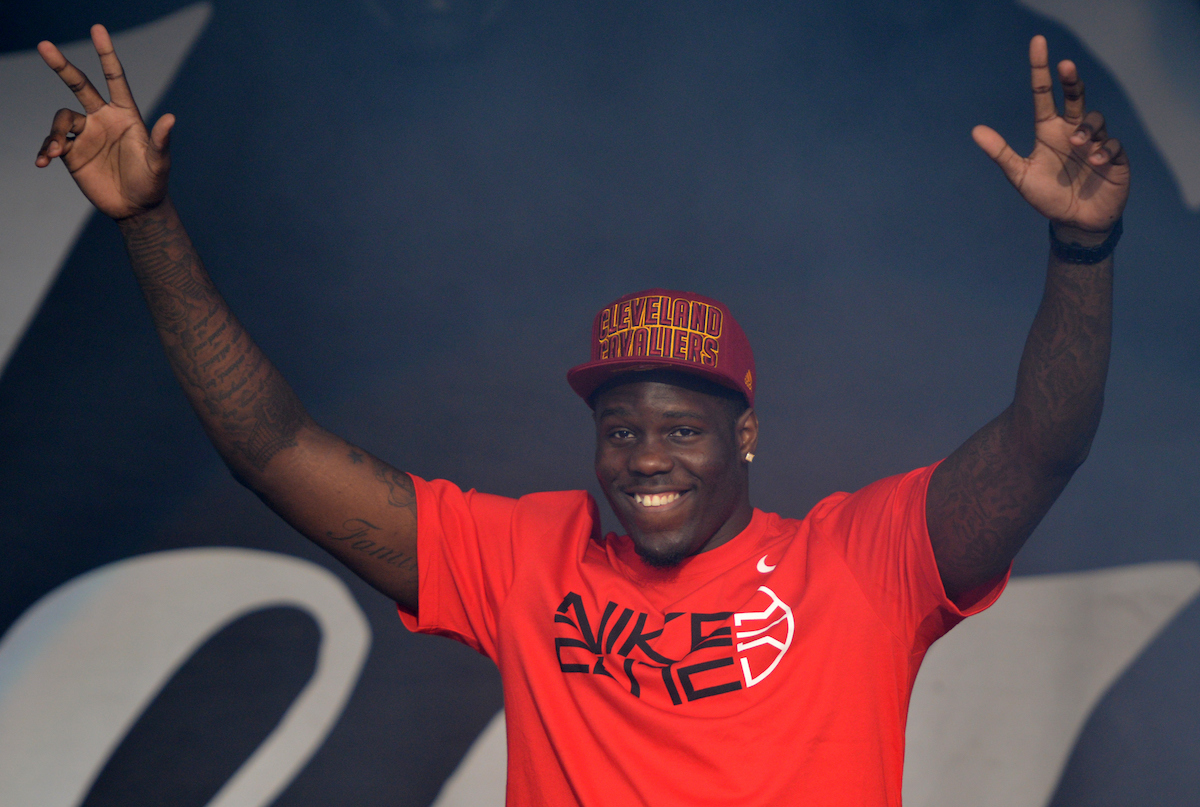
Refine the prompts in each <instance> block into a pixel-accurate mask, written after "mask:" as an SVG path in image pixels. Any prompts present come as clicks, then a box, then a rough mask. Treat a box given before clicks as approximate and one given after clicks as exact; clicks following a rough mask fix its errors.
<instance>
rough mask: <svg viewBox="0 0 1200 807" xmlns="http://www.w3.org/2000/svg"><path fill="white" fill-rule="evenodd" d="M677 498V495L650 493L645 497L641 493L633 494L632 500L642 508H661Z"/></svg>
mask: <svg viewBox="0 0 1200 807" xmlns="http://www.w3.org/2000/svg"><path fill="white" fill-rule="evenodd" d="M678 498H679V494H678V493H651V494H650V495H648V496H646V495H643V494H641V493H635V494H633V500H634V501H635V502H637V503H638V504H640V505H641V506H642V507H662V506H663V505H664V504H670V503H671V502H673V501H675V500H676V499H678Z"/></svg>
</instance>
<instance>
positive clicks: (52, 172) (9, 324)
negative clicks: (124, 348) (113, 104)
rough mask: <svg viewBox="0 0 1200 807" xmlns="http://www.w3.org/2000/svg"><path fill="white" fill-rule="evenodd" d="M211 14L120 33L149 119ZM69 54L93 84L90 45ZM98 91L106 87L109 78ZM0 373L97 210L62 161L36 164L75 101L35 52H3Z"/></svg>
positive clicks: (96, 67)
mask: <svg viewBox="0 0 1200 807" xmlns="http://www.w3.org/2000/svg"><path fill="white" fill-rule="evenodd" d="M211 14H212V6H211V5H210V4H209V3H197V4H196V5H192V6H188V7H187V8H184V9H182V10H180V11H176V12H175V13H174V14H170V15H168V16H166V17H163V18H162V19H160V20H156V21H154V22H152V23H149V24H147V25H142V26H139V27H137V28H132V29H130V30H128V31H124V32H122V33H118V34H115V35H114V36H113V44H114V45H116V48H117V52H118V53H120V54H121V61H122V62H123V63H124V65H125V68H126V69H127V70H128V71H129V72H130V74H131V75H134V76H136V77H137V78H136V80H135V83H134V88H133V89H134V92H135V93H137V99H138V106H139V107H140V108H141V110H142V114H143V115H145V116H147V118H148V119H150V120H153V117H152V115H151V114H150V113H151V112H152V111H153V110H154V107H155V106H156V105H157V104H158V101H159V99H160V98H162V96H163V93H165V92H166V90H167V87H169V86H170V84H171V81H172V80H173V79H174V78H175V73H176V72H177V71H178V70H179V67H180V65H182V64H183V60H184V59H185V58H186V57H187V55H188V52H189V51H191V49H192V45H194V44H195V42H196V39H197V38H198V37H199V36H200V32H201V31H203V30H204V26H205V24H206V23H207V22H208V18H209V17H210V16H211ZM62 51H63V53H64V54H66V57H67V58H68V59H70V60H71V61H72V62H73V63H75V64H77V65H79V66H80V67H81V68H82V69H83V70H84V71H85V72H87V73H88V74H89V75H90V76H91V77H92V79H93V80H97V79H98V78H102V77H101V76H99V73H100V63H99V61H98V60H97V59H96V50H95V48H93V47H92V42H91V40H90V39H88V40H84V41H81V42H72V43H71V44H69V45H64V46H62ZM97 85H98V86H100V87H103V82H102V81H97ZM0 98H3V99H4V125H3V126H0V176H2V177H4V193H0V372H3V370H4V366H5V365H6V364H7V363H8V358H9V356H10V355H11V354H12V350H13V348H14V347H16V344H17V342H18V341H19V340H20V338H21V335H22V334H23V333H24V332H25V328H26V327H27V326H28V325H29V322H30V320H32V319H33V314H34V312H35V311H37V308H38V305H40V304H41V301H42V297H43V296H44V295H45V293H46V290H47V289H49V288H50V284H51V282H53V280H54V278H55V276H56V275H57V274H58V270H59V268H60V267H61V266H62V264H63V261H65V260H66V259H67V256H68V255H69V254H70V253H71V249H72V248H73V247H74V246H75V239H76V238H78V237H79V233H80V232H81V231H82V230H83V225H84V224H85V223H87V220H88V216H90V215H91V213H92V205H91V203H90V202H88V200H87V199H85V198H83V194H81V193H80V192H79V190H78V189H77V188H76V187H75V183H74V182H73V181H71V175H70V174H68V173H67V170H66V169H65V168H64V167H63V165H62V163H61V161H58V160H55V162H54V164H53V165H51V166H49V167H47V168H42V169H39V168H36V167H35V166H34V164H33V158H34V157H35V156H36V155H37V150H38V147H39V146H41V144H42V140H43V139H45V137H46V134H47V133H48V132H49V131H50V119H51V118H53V117H54V113H55V112H56V111H57V110H58V109H60V108H62V107H69V106H72V105H74V104H75V99H74V97H73V96H72V95H71V92H70V91H69V90H68V89H67V88H66V87H65V86H63V83H62V79H60V78H59V77H58V76H56V75H55V74H54V72H53V71H51V70H50V68H48V67H46V63H45V62H43V61H42V57H41V56H39V55H38V53H37V51H34V50H28V51H22V52H20V53H9V54H5V55H3V56H0Z"/></svg>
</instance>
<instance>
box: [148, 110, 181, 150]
mask: <svg viewBox="0 0 1200 807" xmlns="http://www.w3.org/2000/svg"><path fill="white" fill-rule="evenodd" d="M174 126H175V116H174V115H172V114H170V113H167V114H166V115H163V116H162V117H161V118H159V119H158V122H157V123H155V124H154V128H153V129H151V130H150V143H151V145H153V146H154V148H155V150H156V151H158V152H161V153H163V154H165V153H166V152H167V151H168V149H170V147H171V129H172V128H174Z"/></svg>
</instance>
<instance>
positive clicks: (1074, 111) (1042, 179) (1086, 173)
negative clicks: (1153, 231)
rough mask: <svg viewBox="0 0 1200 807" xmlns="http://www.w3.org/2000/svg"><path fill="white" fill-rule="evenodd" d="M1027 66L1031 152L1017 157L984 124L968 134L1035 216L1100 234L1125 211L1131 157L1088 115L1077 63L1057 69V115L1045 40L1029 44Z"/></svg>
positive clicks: (1095, 115) (1098, 118)
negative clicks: (1030, 90)
mask: <svg viewBox="0 0 1200 807" xmlns="http://www.w3.org/2000/svg"><path fill="white" fill-rule="evenodd" d="M1029 66H1030V73H1031V77H1032V83H1033V108H1034V135H1035V137H1036V143H1035V145H1034V147H1033V151H1032V152H1031V153H1030V155H1029V156H1028V157H1021V156H1020V155H1018V154H1017V153H1016V152H1015V151H1013V150H1012V148H1011V147H1010V146H1009V145H1008V144H1007V143H1006V142H1005V141H1004V138H1003V137H1001V136H1000V135H999V134H998V133H997V132H996V131H995V130H994V129H990V128H988V127H987V126H976V127H975V129H974V131H973V132H972V133H971V134H972V136H973V137H974V138H975V142H976V143H978V144H979V147H980V148H982V149H983V150H984V151H985V152H987V154H988V156H989V157H991V158H992V159H993V160H995V161H996V163H997V164H998V165H999V166H1000V168H1001V169H1002V170H1003V171H1004V174H1005V176H1007V177H1008V179H1009V181H1010V182H1012V184H1013V185H1014V186H1015V187H1016V189H1017V190H1018V191H1020V193H1021V195H1022V196H1023V197H1025V200H1026V201H1027V202H1029V203H1030V204H1031V205H1033V206H1034V208H1036V209H1037V211H1038V212H1039V213H1041V214H1042V215H1044V216H1046V217H1047V218H1049V219H1050V220H1051V221H1054V222H1057V223H1059V224H1063V225H1067V226H1070V227H1075V228H1077V229H1079V230H1086V231H1089V232H1094V233H1102V232H1105V231H1107V230H1108V229H1110V228H1111V227H1112V226H1113V224H1114V223H1115V222H1116V221H1117V219H1119V218H1120V217H1121V212H1122V211H1123V210H1124V209H1125V200H1126V199H1127V198H1128V197H1129V160H1128V158H1127V157H1126V156H1125V152H1124V150H1123V149H1122V148H1121V144H1120V142H1119V141H1117V140H1116V139H1113V138H1110V137H1109V136H1108V131H1107V129H1106V128H1105V124H1104V116H1103V115H1101V114H1100V113H1099V112H1095V111H1092V112H1086V110H1085V106H1084V94H1083V82H1081V81H1080V80H1079V76H1078V72H1077V70H1076V68H1075V65H1074V63H1072V62H1069V61H1063V62H1060V63H1059V64H1058V75H1059V81H1060V82H1061V83H1062V87H1063V96H1064V104H1063V111H1062V114H1059V112H1058V110H1057V109H1055V106H1054V96H1053V94H1052V92H1051V90H1052V79H1051V75H1050V64H1049V57H1048V54H1047V49H1046V40H1045V38H1044V37H1041V36H1036V37H1034V38H1033V40H1032V41H1031V42H1030V43H1029Z"/></svg>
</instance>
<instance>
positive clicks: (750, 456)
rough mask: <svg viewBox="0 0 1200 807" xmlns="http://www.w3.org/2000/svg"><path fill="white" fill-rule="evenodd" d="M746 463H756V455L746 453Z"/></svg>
mask: <svg viewBox="0 0 1200 807" xmlns="http://www.w3.org/2000/svg"><path fill="white" fill-rule="evenodd" d="M746 462H754V455H753V454H751V453H750V452H749V451H747V452H746Z"/></svg>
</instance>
